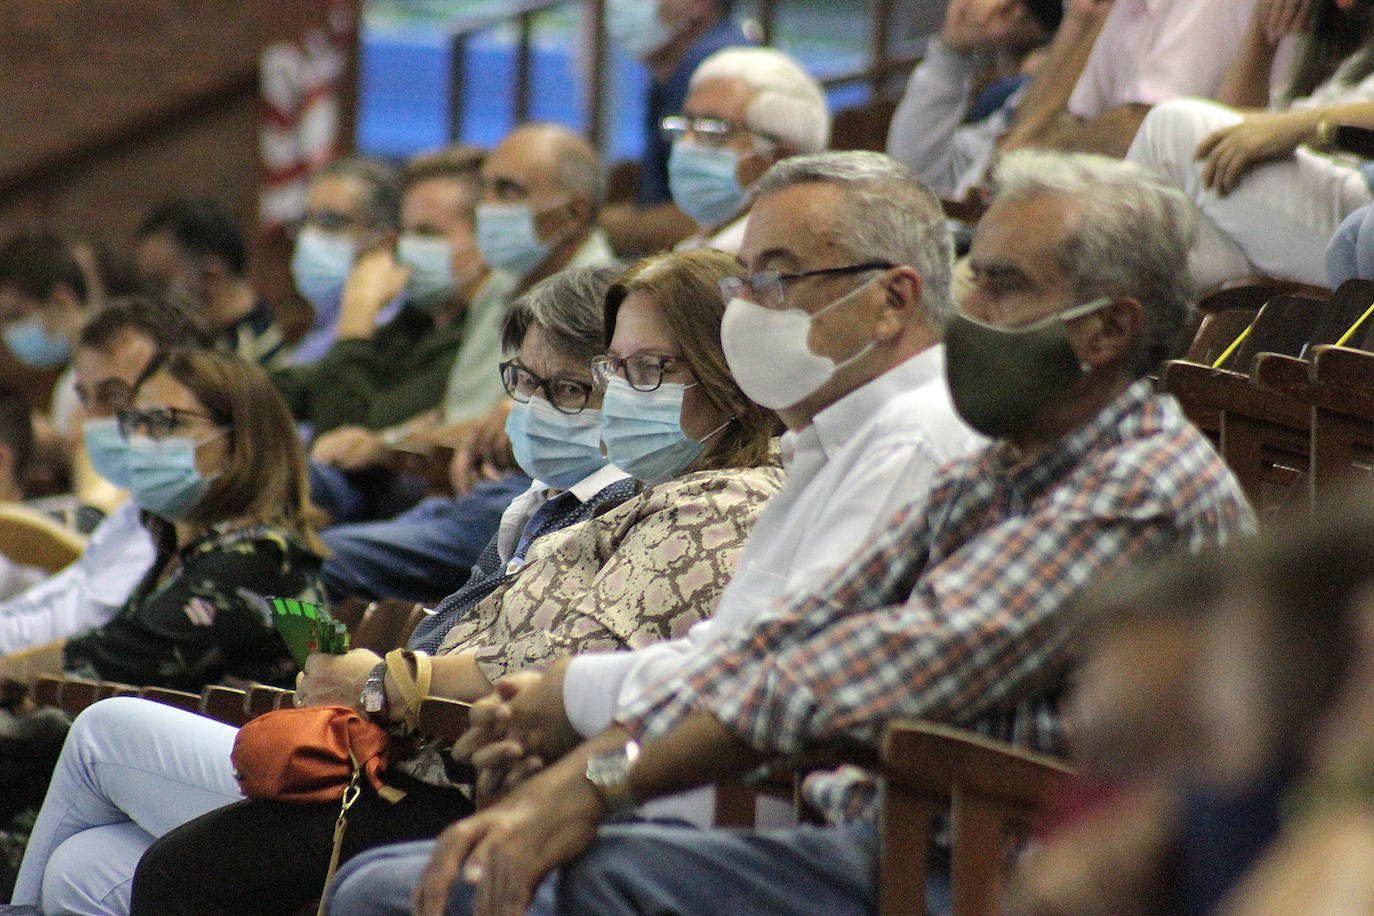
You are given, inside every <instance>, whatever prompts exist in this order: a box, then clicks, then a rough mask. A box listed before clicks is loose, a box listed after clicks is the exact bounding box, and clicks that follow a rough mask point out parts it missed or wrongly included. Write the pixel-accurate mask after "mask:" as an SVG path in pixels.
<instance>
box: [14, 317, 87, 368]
mask: <svg viewBox="0 0 1374 916" xmlns="http://www.w3.org/2000/svg"><path fill="white" fill-rule="evenodd" d="M4 338H5V346H7V347H9V349H10V352H11V353H13V354H14V358H15V359H17V360H19V361H20V362H21V363H23V364H24V365H26V366H28V367H30V368H32V369H55V368H56V367H58V366H60V365H62V364H63V363H65V362H66V361H67V357H68V356H70V355H71V342H70V341H69V340H67V335H65V334H49V333H48V332H47V330H46V329H44V327H43V320H42V319H41V318H40V317H39V316H37V315H30V316H29V317H28V318H21V319H20V320H19V321H13V322H10V323H9V324H7V325H5V330H4Z"/></svg>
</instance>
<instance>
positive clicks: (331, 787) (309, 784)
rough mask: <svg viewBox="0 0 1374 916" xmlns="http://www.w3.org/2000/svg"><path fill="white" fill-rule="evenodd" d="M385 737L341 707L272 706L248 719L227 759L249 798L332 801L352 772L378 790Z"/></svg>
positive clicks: (385, 751)
mask: <svg viewBox="0 0 1374 916" xmlns="http://www.w3.org/2000/svg"><path fill="white" fill-rule="evenodd" d="M390 750H391V736H390V735H388V734H387V733H386V732H385V731H383V730H382V728H381V727H380V726H378V725H377V723H375V722H373V721H372V720H371V719H369V718H367V717H366V716H364V715H363V714H362V713H360V712H358V711H357V710H356V709H350V708H348V707H347V706H306V707H303V708H300V709H278V710H276V711H274V712H269V713H265V714H263V715H261V716H258V717H257V718H256V719H252V720H250V721H249V722H248V723H247V724H246V725H244V726H243V727H242V728H240V729H239V733H238V737H236V738H235V739H234V750H233V753H232V754H231V756H230V760H231V761H232V762H233V765H234V776H235V778H236V779H238V781H239V788H241V789H242V790H243V794H244V795H246V796H248V797H249V798H267V799H275V800H277V801H287V802H296V803H298V804H310V803H312V802H330V801H338V800H339V799H340V798H343V796H344V793H345V792H346V791H347V789H348V787H349V786H350V785H351V784H353V783H354V780H355V779H356V778H357V777H358V775H362V776H365V777H366V778H367V781H368V782H370V783H371V784H372V787H373V788H374V789H377V790H378V791H379V792H380V791H381V790H382V789H383V785H382V780H381V777H380V774H381V772H382V771H383V770H385V769H386V765H387V762H388V760H389V756H390Z"/></svg>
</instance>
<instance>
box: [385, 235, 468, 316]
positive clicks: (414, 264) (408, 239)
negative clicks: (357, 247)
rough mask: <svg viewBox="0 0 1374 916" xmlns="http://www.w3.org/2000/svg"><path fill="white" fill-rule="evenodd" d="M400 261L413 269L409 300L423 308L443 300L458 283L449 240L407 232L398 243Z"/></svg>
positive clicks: (397, 257)
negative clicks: (454, 274) (454, 272)
mask: <svg viewBox="0 0 1374 916" xmlns="http://www.w3.org/2000/svg"><path fill="white" fill-rule="evenodd" d="M396 260H397V261H400V262H401V263H402V264H404V265H405V266H406V267H409V268H410V277H409V278H408V279H407V280H406V297H407V298H408V299H410V300H412V301H415V302H418V303H419V304H420V305H421V306H424V305H428V304H430V303H435V302H438V301H441V300H442V299H443V297H444V296H445V295H447V293H448V292H449V290H451V289H452V288H453V284H454V283H455V282H457V281H456V280H455V278H454V276H453V245H452V244H450V243H449V240H448V239H446V238H440V237H435V236H429V235H417V234H415V233H413V232H406V233H403V234H402V235H401V237H400V238H399V239H398V240H397V242H396Z"/></svg>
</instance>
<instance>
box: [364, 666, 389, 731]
mask: <svg viewBox="0 0 1374 916" xmlns="http://www.w3.org/2000/svg"><path fill="white" fill-rule="evenodd" d="M358 705H359V706H361V707H362V708H363V712H365V713H367V715H368V718H370V719H376V720H377V721H379V722H380V721H383V720H385V719H386V714H387V708H386V661H385V659H384V660H382V661H380V662H378V663H377V664H376V665H374V666H373V668H372V670H371V671H369V672H368V673H367V680H366V681H364V682H363V693H362V696H361V697H360V698H359V700H358Z"/></svg>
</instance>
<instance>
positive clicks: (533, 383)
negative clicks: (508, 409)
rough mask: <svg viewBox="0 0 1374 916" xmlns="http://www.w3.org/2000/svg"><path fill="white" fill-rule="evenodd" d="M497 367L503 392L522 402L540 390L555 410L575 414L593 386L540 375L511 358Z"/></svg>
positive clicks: (582, 405) (568, 379)
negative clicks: (504, 390) (499, 369)
mask: <svg viewBox="0 0 1374 916" xmlns="http://www.w3.org/2000/svg"><path fill="white" fill-rule="evenodd" d="M500 368H501V384H503V385H505V386H506V393H507V394H509V395H510V396H511V397H512V398H514V399H515V400H517V401H519V402H520V403H521V404H523V403H525V402H526V401H528V400H529V399H530V398H532V397H534V393H535V392H536V391H540V390H542V391H543V392H544V400H546V401H548V402H549V404H551V405H552V406H553V409H554V410H557V411H558V412H559V413H566V414H575V413H581V412H582V409H583V408H585V407H586V406H587V400H588V399H589V398H590V397H591V396H592V390H593V389H592V386H591V385H588V384H587V383H586V382H579V381H578V380H576V379H570V378H560V377H559V376H556V375H555V376H554V377H553V378H540V377H539V376H537V375H535V374H534V373H533V372H531V371H530V370H528V369H526V368H525V367H524V366H522V365H520V364H519V363H518V362H516V361H515V360H513V359H511V360H507V361H506V362H504V363H501V366H500Z"/></svg>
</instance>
